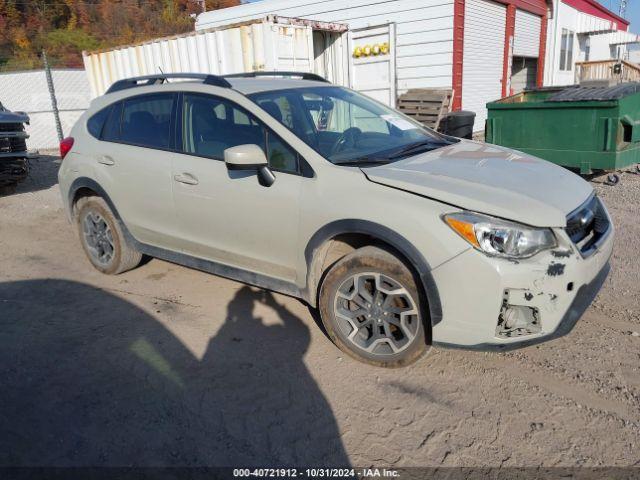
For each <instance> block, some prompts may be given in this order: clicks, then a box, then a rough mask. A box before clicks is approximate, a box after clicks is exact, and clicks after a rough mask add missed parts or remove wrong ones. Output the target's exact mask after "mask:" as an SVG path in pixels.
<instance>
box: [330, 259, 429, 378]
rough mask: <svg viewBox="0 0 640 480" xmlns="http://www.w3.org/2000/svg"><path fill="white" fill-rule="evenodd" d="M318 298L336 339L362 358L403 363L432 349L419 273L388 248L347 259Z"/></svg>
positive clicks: (391, 364)
mask: <svg viewBox="0 0 640 480" xmlns="http://www.w3.org/2000/svg"><path fill="white" fill-rule="evenodd" d="M319 300H320V315H321V317H322V322H323V324H324V326H325V328H326V330H327V333H328V334H329V336H330V337H331V340H333V342H334V343H335V344H336V345H337V346H338V347H339V348H340V349H341V350H343V351H344V352H345V353H347V354H349V355H351V356H353V357H355V358H357V359H358V360H361V361H364V362H366V363H370V364H373V365H377V366H381V367H401V366H405V365H409V364H411V363H413V362H415V361H416V360H418V359H419V358H420V357H421V356H422V355H424V353H425V352H426V351H427V349H428V345H427V342H426V335H425V322H424V320H425V319H424V315H423V312H424V311H425V309H424V307H425V305H423V303H424V302H423V301H422V300H421V296H420V294H419V292H418V288H417V287H416V281H415V279H414V276H413V274H412V273H411V271H410V270H409V268H407V266H406V265H405V264H404V263H403V262H402V261H400V260H399V259H398V258H397V257H396V256H394V255H392V254H391V253H389V252H387V251H386V250H383V249H380V248H377V247H364V248H360V249H358V250H356V251H354V252H352V253H351V254H349V255H347V256H345V257H343V258H342V259H341V260H339V261H338V262H337V263H336V264H335V265H334V266H333V267H332V268H331V270H330V271H329V272H328V273H327V275H326V277H325V279H324V281H323V283H322V287H321V289H320V299H319Z"/></svg>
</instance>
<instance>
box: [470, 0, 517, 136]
mask: <svg viewBox="0 0 640 480" xmlns="http://www.w3.org/2000/svg"><path fill="white" fill-rule="evenodd" d="M506 18H507V9H506V7H504V6H503V5H499V4H497V3H494V2H488V1H487V0H467V1H466V2H465V9H464V50H463V59H462V61H463V67H462V108H463V109H464V110H471V111H473V112H476V123H475V126H474V130H475V131H478V130H484V122H485V120H486V119H487V108H486V104H487V102H491V101H493V100H497V99H499V98H500V97H501V96H502V68H503V63H504V36H505V23H506Z"/></svg>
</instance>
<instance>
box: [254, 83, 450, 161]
mask: <svg viewBox="0 0 640 480" xmlns="http://www.w3.org/2000/svg"><path fill="white" fill-rule="evenodd" d="M249 97H250V98H251V99H252V100H253V101H254V102H256V103H257V104H258V105H260V107H262V108H263V109H264V110H265V111H266V112H267V113H269V114H270V115H271V116H272V117H274V118H276V119H277V120H278V121H280V123H282V124H283V125H284V126H286V127H287V128H288V129H289V130H291V131H292V132H293V133H294V134H295V135H296V136H298V137H299V138H300V139H301V140H302V141H304V142H305V143H306V144H307V145H309V146H310V147H311V148H313V149H314V150H315V151H317V152H318V153H319V154H320V155H322V156H323V157H324V158H326V159H328V160H329V161H330V162H332V163H334V164H337V165H354V166H365V165H367V164H369V165H371V164H379V163H388V162H391V161H394V160H397V159H400V158H403V157H406V156H409V155H413V154H415V153H420V152H423V151H427V150H433V149H436V148H440V147H442V146H444V145H449V144H450V143H451V142H452V139H450V138H449V137H443V136H442V135H440V134H438V133H436V132H434V131H432V130H429V129H427V128H425V127H423V126H422V125H421V124H419V123H418V122H416V121H414V120H413V119H411V118H409V117H406V116H404V115H402V114H400V113H398V112H397V111H395V110H393V109H391V108H389V107H386V106H385V105H383V104H381V103H379V102H377V101H375V100H373V99H371V98H368V97H366V96H364V95H361V94H359V93H357V92H354V91H352V90H348V89H346V88H342V87H335V86H327V87H308V88H295V89H287V90H276V91H267V92H259V93H254V94H251V95H249Z"/></svg>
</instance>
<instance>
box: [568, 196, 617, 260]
mask: <svg viewBox="0 0 640 480" xmlns="http://www.w3.org/2000/svg"><path fill="white" fill-rule="evenodd" d="M610 226H611V225H610V220H609V216H608V215H607V211H606V210H605V208H604V205H603V204H602V202H601V201H600V199H599V198H598V197H596V196H595V195H594V196H592V197H591V198H590V199H589V200H587V201H586V202H585V203H584V204H583V205H582V206H580V207H579V208H578V209H576V210H574V211H573V212H572V213H570V214H569V216H568V217H567V228H566V231H567V234H568V235H569V238H570V239H571V241H572V242H573V243H574V244H575V245H576V247H578V250H580V253H581V254H582V256H583V257H588V256H589V255H591V254H592V253H594V252H595V251H596V249H597V247H598V245H599V244H600V243H601V242H602V240H604V238H606V236H607V235H608V234H609V229H610Z"/></svg>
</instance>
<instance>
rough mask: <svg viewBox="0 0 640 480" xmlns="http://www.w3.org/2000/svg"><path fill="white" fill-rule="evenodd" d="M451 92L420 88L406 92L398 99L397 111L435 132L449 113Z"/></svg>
mask: <svg viewBox="0 0 640 480" xmlns="http://www.w3.org/2000/svg"><path fill="white" fill-rule="evenodd" d="M452 97H453V91H452V90H446V89H437V88H420V89H413V90H408V91H407V92H406V93H403V94H402V95H400V97H399V98H398V110H400V111H401V112H402V113H404V114H405V115H408V116H410V117H412V118H415V119H416V120H417V121H419V122H420V123H422V124H423V125H424V126H425V127H429V128H432V129H434V130H437V129H438V127H439V126H440V121H441V120H442V118H443V117H444V116H445V115H446V114H447V113H449V112H450V111H451V100H452Z"/></svg>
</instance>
